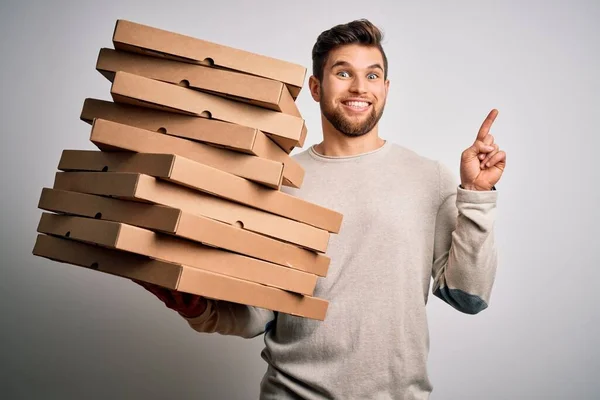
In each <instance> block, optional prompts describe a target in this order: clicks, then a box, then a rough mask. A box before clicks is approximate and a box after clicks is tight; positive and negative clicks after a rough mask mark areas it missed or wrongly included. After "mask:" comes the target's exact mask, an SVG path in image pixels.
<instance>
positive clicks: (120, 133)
mask: <svg viewBox="0 0 600 400" xmlns="http://www.w3.org/2000/svg"><path fill="white" fill-rule="evenodd" d="M90 140H91V141H92V142H93V143H94V144H95V145H96V146H98V148H99V149H101V150H106V151H119V150H127V151H133V152H136V153H164V154H176V155H180V156H182V157H186V158H189V159H190V160H193V161H196V162H199V163H202V164H205V165H208V166H210V167H213V168H217V169H220V170H222V171H225V172H228V173H230V174H233V175H236V176H239V177H242V178H246V179H249V180H251V181H253V182H256V183H260V184H262V185H264V186H267V187H269V188H272V189H277V190H278V189H279V188H281V184H282V183H283V178H284V177H285V178H287V179H286V180H285V183H286V184H288V185H291V186H293V187H300V186H301V185H302V181H303V179H304V169H298V168H293V167H295V166H296V165H294V164H288V168H287V169H286V168H285V166H284V164H283V163H281V162H277V161H272V160H268V159H266V158H261V157H256V156H252V155H250V154H242V153H238V152H235V151H231V150H227V149H221V148H217V147H214V146H209V145H207V144H204V143H196V142H192V141H189V140H185V139H182V138H179V137H175V136H170V135H165V134H162V133H158V132H152V131H149V130H146V129H142V128H136V127H133V126H129V125H124V124H120V123H118V122H112V121H108V120H104V119H96V120H94V122H93V123H92V131H91V135H90Z"/></svg>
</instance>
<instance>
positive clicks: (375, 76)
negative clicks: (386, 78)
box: [367, 73, 379, 79]
mask: <svg viewBox="0 0 600 400" xmlns="http://www.w3.org/2000/svg"><path fill="white" fill-rule="evenodd" d="M367 76H368V77H369V79H377V78H379V75H377V74H375V73H373V74H369V75H367Z"/></svg>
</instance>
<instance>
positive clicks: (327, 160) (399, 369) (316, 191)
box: [144, 20, 506, 399]
mask: <svg viewBox="0 0 600 400" xmlns="http://www.w3.org/2000/svg"><path fill="white" fill-rule="evenodd" d="M381 39H382V35H381V32H380V31H379V30H378V29H377V28H376V27H375V26H373V25H372V24H371V23H370V22H368V21H367V20H359V21H353V22H350V23H348V24H343V25H338V26H335V27H333V28H332V29H330V30H328V31H325V32H323V33H322V34H321V35H320V36H319V37H318V39H317V42H316V44H315V45H314V48H313V54H312V56H313V76H311V77H310V81H309V85H310V91H311V95H312V97H313V98H314V100H315V101H317V102H318V103H319V104H320V108H321V116H322V128H323V141H322V142H321V143H319V144H318V145H316V146H313V147H311V148H309V149H307V150H305V151H303V152H301V153H299V154H298V155H296V156H294V157H295V158H296V159H297V160H298V161H299V162H300V163H301V164H302V165H303V167H304V168H305V170H306V177H305V181H304V183H303V185H302V188H300V189H286V191H288V192H289V193H291V194H293V195H295V196H299V197H302V198H304V199H306V200H308V201H311V202H314V203H318V204H321V205H323V206H325V207H328V208H331V209H334V210H336V211H339V212H341V213H342V214H343V215H344V219H343V224H342V227H341V230H340V233H339V234H338V235H332V238H331V240H330V243H329V248H328V255H329V256H330V257H331V265H330V269H329V273H328V276H327V277H326V278H322V279H320V281H319V284H318V285H317V288H316V291H315V296H317V297H321V298H325V299H327V300H328V301H329V302H330V303H329V309H328V312H327V317H326V319H325V321H315V320H311V319H306V318H299V317H294V316H291V315H288V314H282V313H274V312H271V311H268V310H264V309H259V308H255V307H248V306H245V305H240V304H234V303H228V302H223V301H213V300H207V299H203V298H201V297H198V296H191V295H187V294H182V293H177V292H169V291H167V290H165V289H161V288H158V287H155V286H150V285H147V284H144V286H145V287H146V288H147V289H149V290H151V291H152V292H153V293H155V294H156V295H157V296H158V297H159V298H161V299H162V300H163V301H164V302H165V303H166V305H167V306H168V307H170V308H173V309H175V310H177V311H178V312H179V313H180V314H181V315H182V316H184V317H185V318H186V319H187V320H188V321H189V324H190V326H191V327H192V328H194V329H196V330H198V331H200V332H218V333H221V334H225V335H237V336H241V337H246V338H251V337H255V336H257V335H260V334H263V333H264V334H265V337H264V340H265V345H266V346H265V349H264V350H263V352H262V357H263V358H264V359H265V361H266V362H267V363H268V369H267V372H266V374H265V376H264V378H263V380H262V383H261V399H323V398H335V399H375V398H377V399H392V398H393V399H427V398H428V397H429V393H430V392H431V391H432V385H431V384H430V381H429V379H428V376H427V370H426V361H427V353H428V349H429V336H428V327H427V318H426V311H425V305H426V303H427V298H428V291H429V288H430V282H431V279H432V278H433V287H432V292H433V294H434V295H436V296H438V297H439V298H441V299H442V300H444V301H445V302H447V303H448V304H450V305H451V306H452V307H454V308H456V309H457V310H459V311H461V312H465V313H469V314H476V313H478V312H480V311H481V310H483V309H485V308H486V307H487V304H488V301H489V298H490V293H491V289H492V285H493V281H494V277H495V271H496V264H497V254H496V248H495V243H494V232H493V225H494V217H495V206H496V198H497V192H495V191H494V190H495V187H494V185H495V184H496V183H497V182H498V180H499V179H500V176H501V175H502V172H503V170H504V167H505V163H506V154H505V153H504V152H503V151H500V150H499V147H498V145H496V144H494V138H493V137H492V136H491V135H490V134H489V133H488V132H489V130H490V126H491V125H492V123H493V121H494V119H495V118H496V115H497V111H496V110H492V112H490V114H489V115H488V116H487V118H486V119H485V121H484V123H483V125H482V126H481V129H480V130H479V133H478V134H477V137H476V139H475V141H474V143H473V144H472V145H471V146H470V147H468V148H467V149H466V150H465V151H464V152H463V153H462V157H461V162H460V180H461V185H460V186H459V185H458V182H456V181H455V179H454V177H453V175H452V173H451V172H450V171H449V170H448V169H447V168H445V167H444V166H443V165H441V164H440V163H439V162H436V161H433V160H430V159H427V158H425V157H422V156H419V155H417V154H416V153H414V152H412V151H411V150H408V149H407V148H404V147H402V146H399V145H395V144H392V143H389V142H387V141H385V140H383V139H381V138H380V137H379V134H378V121H379V119H380V117H381V115H382V113H383V110H384V105H385V101H386V97H387V93H388V89H389V81H388V79H387V72H388V68H387V67H388V65H387V64H388V63H387V58H386V56H385V53H384V51H383V49H382V47H381V44H380V42H381Z"/></svg>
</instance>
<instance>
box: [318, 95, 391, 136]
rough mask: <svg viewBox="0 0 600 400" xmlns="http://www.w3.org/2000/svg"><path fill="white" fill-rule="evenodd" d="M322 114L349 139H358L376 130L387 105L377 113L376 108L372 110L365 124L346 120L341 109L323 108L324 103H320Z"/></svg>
mask: <svg viewBox="0 0 600 400" xmlns="http://www.w3.org/2000/svg"><path fill="white" fill-rule="evenodd" d="M320 106H321V113H323V115H324V116H325V118H327V121H329V123H330V124H331V125H333V127H334V128H335V129H337V130H338V131H339V132H341V133H342V134H343V135H345V136H348V137H358V136H362V135H365V134H367V133H369V132H371V131H372V130H373V128H375V125H377V123H378V122H379V119H380V118H381V116H382V115H383V109H384V108H385V104H384V105H383V106H382V107H381V110H379V112H377V110H375V107H373V109H372V110H371V113H370V114H369V115H368V116H367V119H365V120H364V121H363V122H352V121H351V120H349V119H348V118H346V117H345V116H344V114H343V112H342V110H340V109H328V108H327V107H325V106H323V102H321V103H320Z"/></svg>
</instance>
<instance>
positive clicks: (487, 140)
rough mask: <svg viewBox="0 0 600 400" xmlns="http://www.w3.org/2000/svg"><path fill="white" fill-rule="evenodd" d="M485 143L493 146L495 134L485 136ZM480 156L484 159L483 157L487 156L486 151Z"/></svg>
mask: <svg viewBox="0 0 600 400" xmlns="http://www.w3.org/2000/svg"><path fill="white" fill-rule="evenodd" d="M483 143H485V144H487V145H488V146H493V145H494V136H492V135H486V137H484V138H483ZM478 158H479V159H480V160H482V161H483V159H484V158H485V153H481V154H479V156H478Z"/></svg>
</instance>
